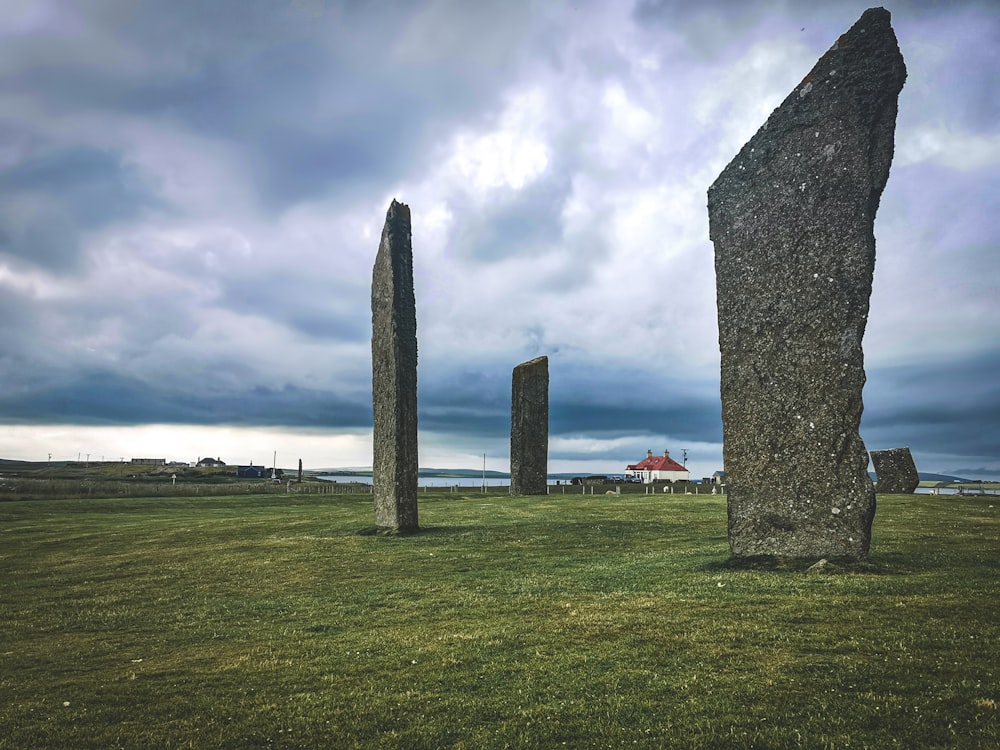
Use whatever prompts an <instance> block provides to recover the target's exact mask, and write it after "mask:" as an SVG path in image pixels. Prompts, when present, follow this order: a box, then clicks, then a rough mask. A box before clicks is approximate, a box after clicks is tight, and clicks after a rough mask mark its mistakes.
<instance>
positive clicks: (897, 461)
mask: <svg viewBox="0 0 1000 750" xmlns="http://www.w3.org/2000/svg"><path fill="white" fill-rule="evenodd" d="M871 457H872V464H874V466H875V475H876V476H877V477H878V484H877V489H878V491H879V492H880V493H882V494H890V493H891V494H894V495H910V494H913V492H914V490H916V489H917V486H918V485H919V484H920V475H919V474H918V473H917V465H916V464H915V463H913V456H912V455H911V454H910V449H909V448H906V447H904V448H889V449H887V450H884V451H872V452H871Z"/></svg>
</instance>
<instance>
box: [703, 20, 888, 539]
mask: <svg viewBox="0 0 1000 750" xmlns="http://www.w3.org/2000/svg"><path fill="white" fill-rule="evenodd" d="M905 79H906V68H905V66H904V64H903V58H902V56H901V55H900V53H899V47H898V46H897V44H896V36H895V34H894V33H893V30H892V26H891V25H890V23H889V13H888V11H886V10H884V9H882V8H875V9H871V10H868V11H865V13H864V14H863V15H862V16H861V18H860V20H858V22H857V23H855V24H854V26H852V27H851V29H850V30H849V31H848V32H847V33H846V34H844V35H843V36H841V37H840V38H839V39H838V40H837V41H836V42H835V43H834V45H833V46H832V47H831V48H830V49H829V50H828V51H827V52H826V54H825V55H823V57H822V58H820V60H819V62H817V63H816V66H815V67H814V68H813V69H812V71H810V72H809V74H808V75H807V76H806V77H805V78H804V79H802V82H801V83H800V84H799V85H798V86H797V87H796V88H795V90H793V91H792V93H791V94H789V95H788V97H787V98H786V99H785V101H784V102H782V104H781V106H780V107H778V109H776V110H775V111H774V112H773V113H772V114H771V116H770V117H769V118H768V120H767V122H766V123H764V125H763V127H761V129H760V130H758V131H757V134H756V135H754V136H753V138H751V139H750V141H749V142H748V143H747V144H746V145H745V146H744V147H743V149H742V150H741V151H740V152H739V154H737V156H736V158H735V159H733V161H732V162H731V163H730V164H729V166H727V167H726V169H725V170H724V171H723V172H722V174H721V175H719V177H718V179H717V180H716V181H715V183H714V184H713V185H712V187H711V188H709V191H708V212H709V225H710V236H711V238H712V241H713V242H714V243H715V269H716V285H717V301H718V309H719V348H720V350H721V353H722V372H721V394H722V422H723V440H724V458H725V466H726V476H727V487H728V490H729V545H730V549H731V551H732V554H733V555H734V556H737V557H743V556H754V555H779V556H791V557H847V558H861V557H864V556H865V555H866V554H867V553H868V547H869V543H870V541H871V524H872V519H873V517H874V515H875V493H874V490H873V488H872V483H871V480H870V479H869V477H868V471H867V470H868V454H867V452H866V451H865V446H864V443H863V442H862V441H861V437H860V435H859V433H858V428H859V425H860V421H861V411H862V401H861V390H862V386H863V385H864V382H865V371H864V356H863V353H862V349H861V339H862V336H863V335H864V332H865V324H866V322H867V319H868V304H869V297H870V295H871V284H872V273H873V271H874V266H875V235H874V228H873V225H874V219H875V211H876V209H877V208H878V204H879V198H880V196H881V194H882V189H883V188H884V187H885V183H886V180H887V179H888V177H889V165H890V163H891V162H892V155H893V135H894V131H895V125H896V104H897V99H898V96H899V92H900V90H901V89H902V86H903V82H904V80H905Z"/></svg>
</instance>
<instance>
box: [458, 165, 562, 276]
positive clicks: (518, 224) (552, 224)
mask: <svg viewBox="0 0 1000 750" xmlns="http://www.w3.org/2000/svg"><path fill="white" fill-rule="evenodd" d="M569 191H570V185H569V182H568V180H567V179H566V176H565V175H563V174H559V173H556V172H553V173H551V174H550V176H549V177H548V178H546V179H541V180H538V181H537V182H535V183H534V184H532V185H529V186H528V187H526V188H524V189H523V190H518V191H516V192H513V191H512V192H511V193H510V194H508V195H503V196H499V197H498V199H497V200H496V202H495V203H493V204H491V205H489V206H486V207H485V208H483V209H479V210H476V209H475V208H473V207H472V206H471V205H463V202H462V201H461V200H459V201H458V205H457V207H456V211H455V213H456V215H457V219H456V226H455V230H454V234H453V240H452V247H453V248H454V251H455V253H456V254H458V255H461V256H466V257H472V258H475V259H478V260H481V261H486V262H492V261H501V260H503V259H504V258H506V257H508V256H512V255H522V254H523V255H537V254H539V253H541V252H544V251H546V250H548V249H549V248H550V247H551V246H553V245H555V244H556V243H557V242H558V241H559V239H560V235H561V231H562V225H561V221H560V212H561V209H562V206H563V203H564V202H565V200H566V198H567V196H568V195H569Z"/></svg>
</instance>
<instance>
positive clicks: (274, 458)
mask: <svg viewBox="0 0 1000 750" xmlns="http://www.w3.org/2000/svg"><path fill="white" fill-rule="evenodd" d="M277 476H278V451H275V452H274V455H273V456H271V479H275V478H276V477H277Z"/></svg>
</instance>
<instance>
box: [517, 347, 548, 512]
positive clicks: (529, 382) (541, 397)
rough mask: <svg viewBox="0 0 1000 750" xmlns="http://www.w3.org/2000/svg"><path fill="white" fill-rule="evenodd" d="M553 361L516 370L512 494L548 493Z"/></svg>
mask: <svg viewBox="0 0 1000 750" xmlns="http://www.w3.org/2000/svg"><path fill="white" fill-rule="evenodd" d="M548 468H549V358H548V357H538V358H536V359H533V360H531V361H530V362H523V363H522V364H519V365H518V366H517V367H515V368H514V373H513V376H512V378H511V398H510V494H511V495H545V494H547V493H548V473H549V471H548Z"/></svg>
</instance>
